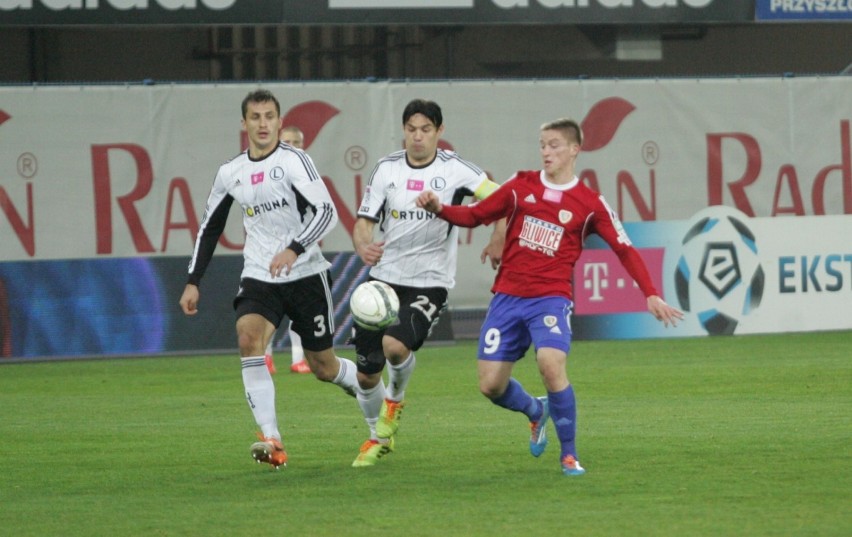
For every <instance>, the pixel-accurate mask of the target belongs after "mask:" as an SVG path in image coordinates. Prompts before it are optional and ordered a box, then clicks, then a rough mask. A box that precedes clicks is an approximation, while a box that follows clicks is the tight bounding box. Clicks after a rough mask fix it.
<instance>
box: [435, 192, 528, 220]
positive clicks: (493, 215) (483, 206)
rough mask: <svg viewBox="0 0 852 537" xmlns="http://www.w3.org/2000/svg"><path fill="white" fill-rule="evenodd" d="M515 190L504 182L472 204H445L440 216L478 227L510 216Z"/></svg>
mask: <svg viewBox="0 0 852 537" xmlns="http://www.w3.org/2000/svg"><path fill="white" fill-rule="evenodd" d="M513 200H514V191H513V190H512V189H511V187H509V188H507V187H506V185H505V184H504V185H503V186H501V187H500V188H498V189H497V190H495V191H494V192H492V193H491V195H490V196H488V197H487V198H485V199H484V200H480V201H478V202H476V203H472V204H470V205H443V206H442V208H441V212H440V213H438V216H439V217H440V218H442V219H444V220H446V221H447V222H449V223H451V224H453V225H456V226H461V227H476V226H479V225H482V224H485V225H488V224H490V223H491V222H494V221H496V220H499V219H501V218H503V217H504V216H508V214H509V213H510V212H511V210H512V208H513V207H514V202H513Z"/></svg>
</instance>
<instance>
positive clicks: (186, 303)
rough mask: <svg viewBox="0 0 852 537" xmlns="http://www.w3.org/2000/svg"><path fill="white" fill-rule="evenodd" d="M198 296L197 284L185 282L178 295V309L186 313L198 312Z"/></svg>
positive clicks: (193, 313)
mask: <svg viewBox="0 0 852 537" xmlns="http://www.w3.org/2000/svg"><path fill="white" fill-rule="evenodd" d="M198 297H199V292H198V286H197V285H193V284H191V283H188V284H186V287H184V288H183V294H182V295H181V297H180V309H182V310H183V312H184V313H185V314H187V315H195V314H196V313H198Z"/></svg>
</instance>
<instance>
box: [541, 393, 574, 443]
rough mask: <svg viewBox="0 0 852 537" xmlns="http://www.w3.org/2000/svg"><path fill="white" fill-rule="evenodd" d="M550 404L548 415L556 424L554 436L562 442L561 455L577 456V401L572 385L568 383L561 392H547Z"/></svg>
mask: <svg viewBox="0 0 852 537" xmlns="http://www.w3.org/2000/svg"><path fill="white" fill-rule="evenodd" d="M547 402H548V403H549V404H550V417H551V419H552V420H553V425H555V426H556V436H558V437H559V442H560V443H561V444H562V456H561V457H560V458H562V457H565V455H568V454H571V455H573V456H574V458H575V459H579V457H577V448H576V447H575V446H574V437H575V436H576V435H577V402H576V400H575V399H574V387H573V386H571V385H570V384H569V385H568V387H567V388H565V389H564V390H562V391H561V392H555V393H554V392H547Z"/></svg>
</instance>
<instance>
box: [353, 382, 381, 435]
mask: <svg viewBox="0 0 852 537" xmlns="http://www.w3.org/2000/svg"><path fill="white" fill-rule="evenodd" d="M356 397H357V399H358V406H360V407H361V413H362V414H364V421H366V422H367V427H369V428H370V438H372V439H373V440H378V438H379V437H378V436H376V422H378V421H379V413H380V412H381V411H382V402H383V401H384V400H385V383H384V381H383V380H381V379H379V383H378V384H376V385H375V386H373V387H372V388H369V389H366V390H365V389H364V388H358V391H357V392H356Z"/></svg>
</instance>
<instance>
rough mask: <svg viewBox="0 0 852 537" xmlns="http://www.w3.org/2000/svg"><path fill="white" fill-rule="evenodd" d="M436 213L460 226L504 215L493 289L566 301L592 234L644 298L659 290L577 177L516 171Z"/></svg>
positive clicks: (599, 200) (615, 222) (614, 220)
mask: <svg viewBox="0 0 852 537" xmlns="http://www.w3.org/2000/svg"><path fill="white" fill-rule="evenodd" d="M440 217H441V218H443V219H445V220H447V221H449V222H451V223H453V224H456V225H459V226H463V227H475V226H477V225H480V224H490V223H491V222H494V221H496V220H499V219H501V218H503V217H506V218H507V219H508V220H507V222H506V243H505V246H504V247H503V260H502V262H501V263H500V269H499V271H498V272H497V278H496V279H495V280H494V286H493V287H492V288H491V290H492V291H493V292H499V293H505V294H507V295H513V296H520V297H539V296H564V297H567V298H569V299H571V298H572V286H571V280H572V275H573V273H574V263H576V262H577V259H578V258H579V257H580V253H581V252H582V250H583V241H584V240H585V238H586V236H587V235H588V234H589V233H596V234H598V235H600V236H601V238H603V240H605V241H606V242H607V244H609V246H610V247H611V248H612V249H613V250H614V251H615V253H616V255H618V258H619V259H620V260H621V263H622V264H623V265H624V267H625V268H626V269H627V271H628V272H629V273H630V275H631V276H632V277H633V279H634V280H636V283H638V284H639V288H640V289H641V290H642V292H643V293H644V294H645V296H646V297H648V296H651V295H656V294H658V293H657V290H656V289H655V288H654V284H653V282H652V281H651V277H650V276H649V275H648V270H647V268H646V267H645V263H644V262H643V261H642V258H641V257H640V256H639V253H638V252H637V251H636V249H635V248H633V246H632V244H631V243H630V239H629V238H628V237H627V234H626V233H625V232H624V228H623V227H622V225H621V222H620V221H619V219H618V216H617V215H616V214H615V213H614V212H613V211H612V209H610V207H609V205H607V203H606V201H605V200H604V198H603V196H601V195H600V194H598V193H597V192H595V191H593V190H592V189H590V188H589V187H587V186H586V185H584V184H583V183H581V182H580V181H579V179H578V178H576V177H575V178H574V180H573V181H571V182H570V183H568V184H564V185H557V184H555V183H551V182H549V181H547V180H546V179H545V177H544V172H543V171H521V172H517V173H516V174H515V175H514V176H513V177H512V178H511V179H509V180H508V181H506V182H505V183H504V184H503V185H502V186H501V187H500V188H499V189H497V190H496V191H495V192H493V193H492V194H491V195H490V196H488V197H487V198H485V199H484V200H482V201H479V202H477V203H474V204H472V205H466V206H450V205H444V206H443V209H442V211H441V213H440Z"/></svg>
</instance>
